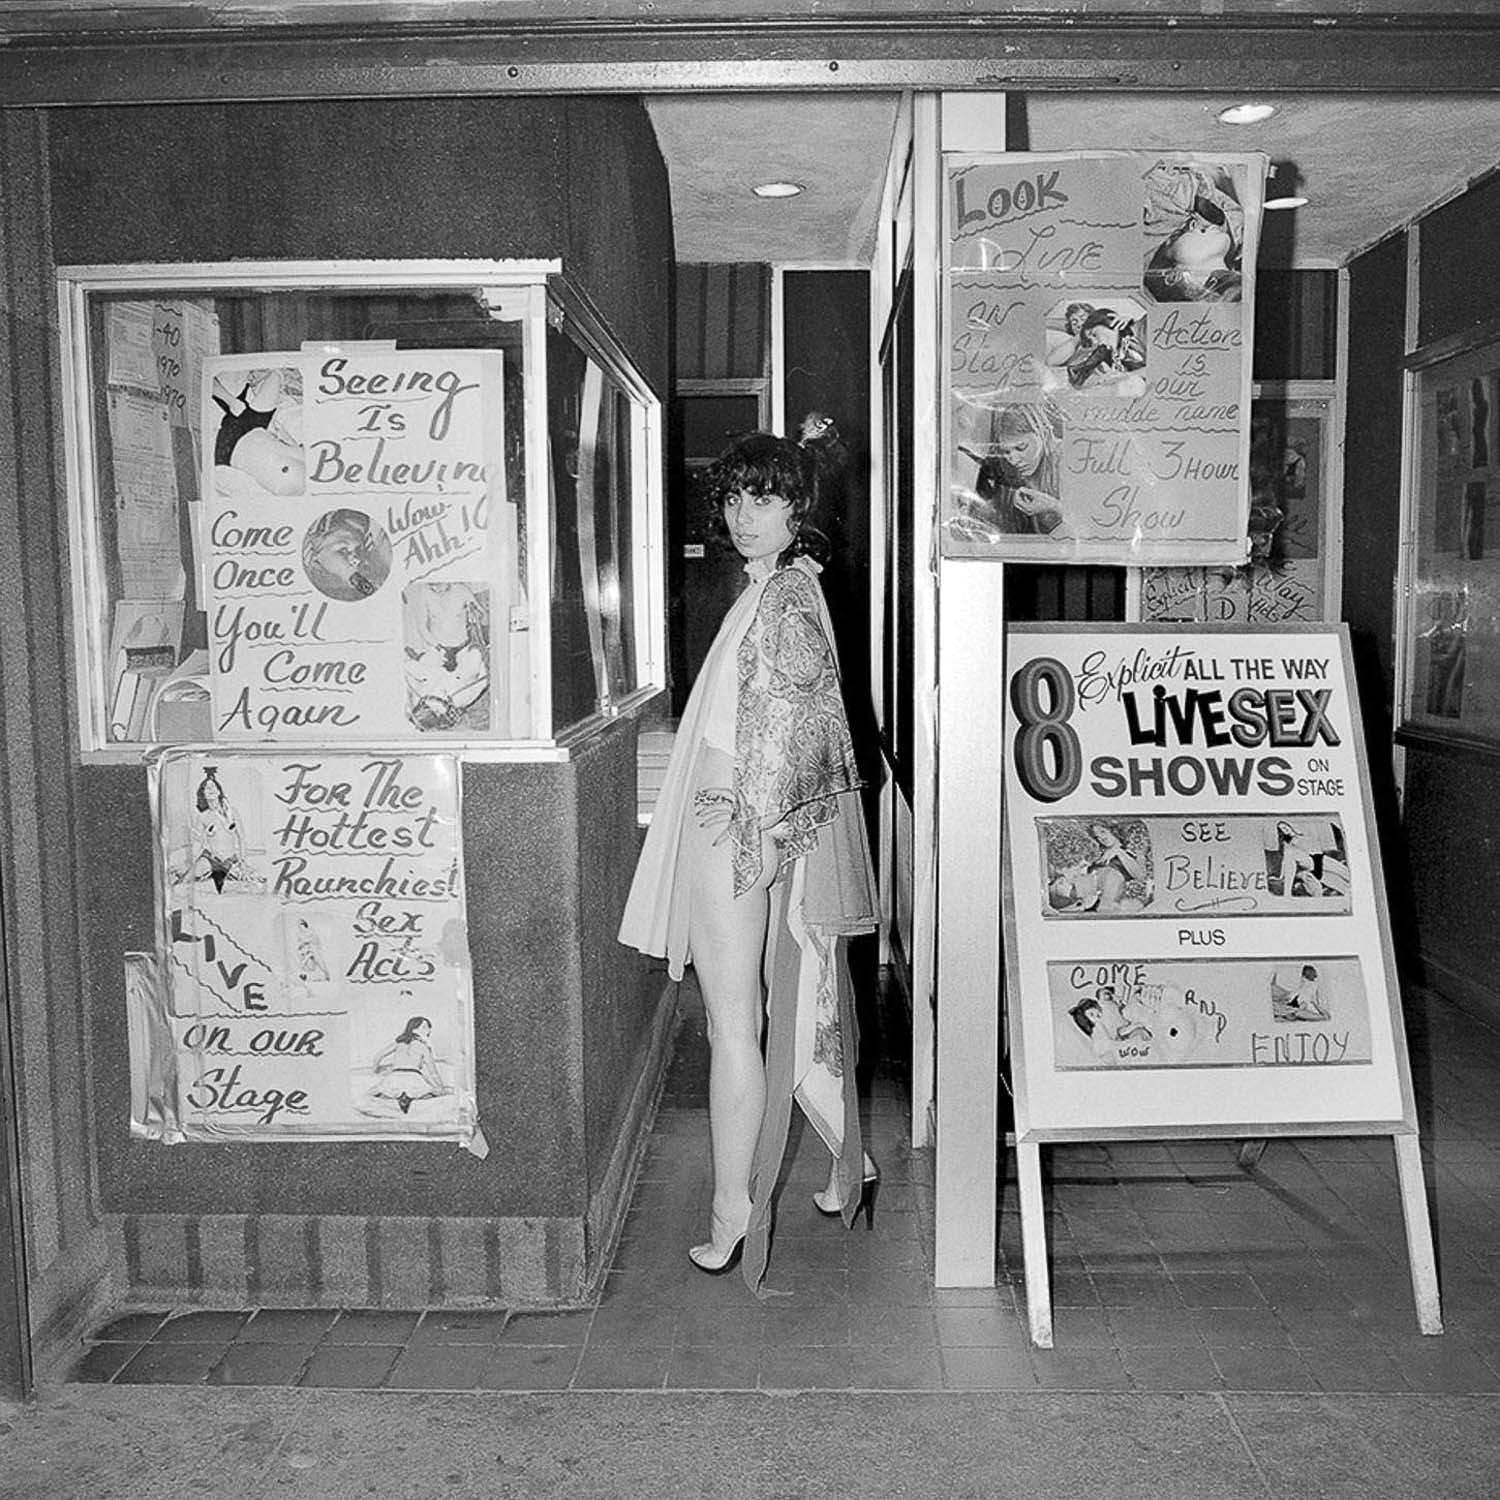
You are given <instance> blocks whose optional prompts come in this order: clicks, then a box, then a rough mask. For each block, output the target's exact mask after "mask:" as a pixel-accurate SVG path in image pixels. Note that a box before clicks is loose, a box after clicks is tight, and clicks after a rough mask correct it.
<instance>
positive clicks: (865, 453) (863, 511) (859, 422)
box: [782, 271, 880, 785]
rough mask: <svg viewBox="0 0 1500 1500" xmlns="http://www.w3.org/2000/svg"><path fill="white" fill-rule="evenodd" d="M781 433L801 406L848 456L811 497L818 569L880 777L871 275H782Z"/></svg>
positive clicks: (869, 764)
mask: <svg viewBox="0 0 1500 1500" xmlns="http://www.w3.org/2000/svg"><path fill="white" fill-rule="evenodd" d="M782 317H783V336H784V339H785V344H784V346H783V347H784V350H785V371H786V374H785V390H784V392H783V395H784V398H785V407H786V430H787V432H788V433H789V434H790V435H793V436H795V435H796V433H797V430H798V424H799V423H800V422H801V421H802V419H803V417H805V416H806V415H807V414H808V412H810V411H819V412H823V413H824V414H826V415H827V416H830V417H832V418H833V419H834V421H835V423H836V424H837V426H838V431H839V435H840V437H841V438H842V440H843V444H844V447H845V449H846V450H847V456H846V457H845V458H844V460H843V464H842V468H841V469H840V470H838V471H836V472H834V473H833V474H832V476H831V478H830V480H829V482H828V483H827V484H825V485H824V486H822V488H821V490H820V494H819V516H818V518H817V522H816V524H817V525H819V526H820V527H822V528H823V530H824V531H826V532H827V534H828V538H829V541H830V543H831V549H832V550H831V553H830V556H829V559H828V565H827V568H826V569H825V571H824V574H823V593H824V596H825V597H826V598H827V600H828V611H829V615H830V617H831V618H832V620H833V629H834V635H835V637H836V639H837V641H838V650H839V669H840V674H841V677H842V680H843V689H844V700H845V702H846V703H847V705H848V709H849V723H850V727H851V729H852V730H853V732H854V738H855V746H856V750H857V752H858V754H859V760H860V769H861V771H862V772H863V774H864V776H865V779H866V781H867V782H870V783H873V784H875V785H878V784H879V779H880V768H879V744H878V741H877V737H876V727H875V710H874V706H873V699H872V697H871V690H870V482H869V475H870V278H869V276H868V275H867V274H866V273H865V272H863V271H787V272H786V273H784V275H783V277H782Z"/></svg>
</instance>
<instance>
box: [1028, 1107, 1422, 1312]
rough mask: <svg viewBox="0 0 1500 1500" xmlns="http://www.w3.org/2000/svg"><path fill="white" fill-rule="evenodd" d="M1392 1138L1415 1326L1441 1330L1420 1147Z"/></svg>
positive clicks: (1408, 1139)
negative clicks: (1414, 1312)
mask: <svg viewBox="0 0 1500 1500" xmlns="http://www.w3.org/2000/svg"><path fill="white" fill-rule="evenodd" d="M1394 1139H1395V1142H1396V1173H1397V1176H1398V1177H1399V1178H1400V1182H1401V1212H1402V1214H1403V1216H1404V1217H1405V1219H1406V1258H1407V1260H1408V1261H1409V1262H1410V1263H1411V1290H1412V1296H1413V1297H1414V1298H1415V1300H1416V1304H1417V1326H1418V1327H1419V1328H1420V1329H1421V1330H1422V1332H1423V1333H1441V1332H1442V1331H1443V1307H1442V1302H1441V1301H1440V1299H1439V1296H1438V1279H1437V1258H1436V1257H1435V1256H1434V1255H1433V1252H1432V1221H1431V1219H1430V1218H1429V1217H1428V1213H1427V1180H1426V1176H1425V1174H1424V1173H1423V1171H1422V1148H1421V1145H1420V1143H1419V1142H1418V1140H1417V1137H1416V1136H1415V1135H1398V1136H1396V1137H1395V1138H1394ZM1027 1279H1028V1280H1029V1279H1030V1278H1029V1277H1028V1278H1027Z"/></svg>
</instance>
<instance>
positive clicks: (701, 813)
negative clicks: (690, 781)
mask: <svg viewBox="0 0 1500 1500" xmlns="http://www.w3.org/2000/svg"><path fill="white" fill-rule="evenodd" d="M733 814H734V793H733V792H732V791H731V790H730V789H729V788H728V787H727V786H700V787H699V788H698V790H697V791H696V792H694V793H693V816H694V817H695V818H696V819H697V820H698V826H699V827H700V828H702V829H704V830H706V831H707V832H709V833H711V834H713V836H714V838H713V842H714V843H715V844H722V843H723V842H724V840H725V838H726V837H727V836H728V834H729V820H730V818H731V817H732V816H733Z"/></svg>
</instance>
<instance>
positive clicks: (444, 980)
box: [127, 750, 485, 1155]
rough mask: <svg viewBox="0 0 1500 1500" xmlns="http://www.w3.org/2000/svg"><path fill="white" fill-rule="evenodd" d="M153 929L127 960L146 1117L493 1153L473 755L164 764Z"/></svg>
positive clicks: (245, 755)
mask: <svg viewBox="0 0 1500 1500" xmlns="http://www.w3.org/2000/svg"><path fill="white" fill-rule="evenodd" d="M152 770H153V800H154V805H155V812H156V820H157V901H158V911H157V916H158V925H159V935H158V948H157V953H156V954H155V955H154V960H153V959H152V958H151V957H150V956H146V955H135V956H133V958H132V961H131V963H132V967H130V968H129V969H128V973H129V975H130V981H131V982H130V983H129V984H128V986H127V994H128V996H129V1000H130V1005H131V1031H132V1053H133V1055H132V1069H133V1073H134V1075H135V1076H134V1088H133V1095H134V1098H133V1106H132V1114H133V1119H132V1127H133V1129H134V1130H135V1131H136V1133H137V1134H142V1135H146V1136H150V1137H154V1138H157V1139H162V1140H180V1139H184V1138H185V1139H190V1140H225V1139H246V1138H250V1139H258V1140H275V1139H308V1138H313V1139H341V1138H357V1137H365V1138H378V1139H391V1138H397V1137H412V1138H425V1139H439V1140H454V1141H457V1142H459V1143H460V1144H462V1145H465V1146H467V1147H468V1148H469V1149H471V1150H474V1151H476V1152H478V1153H479V1154H481V1155H482V1154H483V1153H484V1150H485V1146H484V1139H483V1136H482V1135H481V1134H480V1133H479V1129H478V1122H477V1119H476V1115H475V1094H474V1016H473V1008H474V1006H473V992H472V985H471V979H470V965H469V948H468V930H467V925H466V919H465V902H464V885H463V865H462V860H461V857H460V838H459V785H458V762H457V761H456V760H454V759H452V758H451V757H447V756H432V755H427V756H423V755H396V754H389V753H372V754H368V755H351V754H338V755H335V754H326V753H323V752H322V751H314V750H308V751H306V752H303V753H300V754H299V753H284V754H264V753H256V752H244V751H240V752H232V753H229V754H224V755H217V756H216V755H213V754H203V753H201V752H192V751H176V750H171V751H167V752H165V753H164V754H162V755H161V756H160V757H159V759H157V760H156V761H155V762H153V768H152Z"/></svg>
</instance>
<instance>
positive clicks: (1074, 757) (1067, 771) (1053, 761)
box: [1010, 656, 1083, 802]
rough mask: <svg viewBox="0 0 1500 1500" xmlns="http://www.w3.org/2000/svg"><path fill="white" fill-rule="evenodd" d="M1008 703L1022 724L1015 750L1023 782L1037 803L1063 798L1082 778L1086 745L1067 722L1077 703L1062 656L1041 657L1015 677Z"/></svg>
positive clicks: (1023, 668) (1018, 770)
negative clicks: (1059, 658) (1081, 743)
mask: <svg viewBox="0 0 1500 1500" xmlns="http://www.w3.org/2000/svg"><path fill="white" fill-rule="evenodd" d="M1044 696H1045V698H1046V700H1047V701H1046V702H1043V698H1044ZM1010 704H1011V708H1012V709H1013V710H1014V711H1015V715H1016V719H1017V721H1018V722H1019V724H1020V726H1021V727H1020V730H1019V732H1018V733H1017V734H1016V743H1015V749H1014V751H1013V754H1014V755H1015V761H1016V774H1017V775H1018V776H1019V777H1020V778H1021V785H1022V786H1024V787H1025V788H1026V790H1027V791H1028V792H1030V793H1031V795H1032V796H1033V797H1035V798H1036V799H1037V801H1038V802H1059V801H1061V800H1062V798H1064V797H1067V796H1069V795H1071V794H1072V793H1073V792H1074V791H1076V790H1077V788H1078V783H1079V782H1080V781H1081V780H1082V779H1083V750H1082V747H1081V746H1080V745H1079V743H1078V734H1077V731H1076V730H1074V728H1073V726H1072V725H1071V724H1069V723H1068V720H1069V719H1071V718H1072V717H1073V710H1074V708H1076V707H1077V705H1078V698H1077V695H1076V694H1075V693H1074V691H1073V678H1072V676H1071V675H1070V674H1069V672H1068V671H1067V669H1066V668H1065V667H1064V666H1063V664H1062V663H1061V662H1060V661H1057V660H1055V659H1054V658H1053V657H1050V656H1039V657H1037V658H1036V659H1035V660H1033V661H1029V662H1027V663H1026V665H1025V666H1024V667H1022V668H1021V669H1020V670H1019V671H1018V672H1017V673H1016V674H1015V676H1014V677H1012V678H1011V680H1010Z"/></svg>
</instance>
